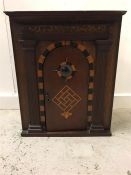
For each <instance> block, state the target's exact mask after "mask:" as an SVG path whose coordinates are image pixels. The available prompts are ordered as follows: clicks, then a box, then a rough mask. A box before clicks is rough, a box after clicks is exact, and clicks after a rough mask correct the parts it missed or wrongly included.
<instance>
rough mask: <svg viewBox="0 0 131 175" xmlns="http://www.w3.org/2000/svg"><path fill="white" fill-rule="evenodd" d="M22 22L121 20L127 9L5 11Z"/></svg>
mask: <svg viewBox="0 0 131 175" xmlns="http://www.w3.org/2000/svg"><path fill="white" fill-rule="evenodd" d="M4 13H5V14H7V15H8V16H9V17H10V19H11V20H12V21H14V22H18V23H21V24H38V23H41V24H42V23H45V24H48V23H55V24H56V23H89V22H113V21H121V17H122V15H124V14H125V13H126V11H5V12H4Z"/></svg>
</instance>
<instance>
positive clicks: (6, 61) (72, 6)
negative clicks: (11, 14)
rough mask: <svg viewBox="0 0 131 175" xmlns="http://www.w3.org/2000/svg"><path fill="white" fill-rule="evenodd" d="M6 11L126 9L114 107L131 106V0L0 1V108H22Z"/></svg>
mask: <svg viewBox="0 0 131 175" xmlns="http://www.w3.org/2000/svg"><path fill="white" fill-rule="evenodd" d="M3 10H5V11H26V10H28V11H33V10H34V11H37V10H38V11H44V10H127V11H128V12H127V14H126V15H125V16H123V23H122V30H121V40H120V49H119V59H118V69H117V77H116V88H115V102H114V108H123V107H127V108H128V107H131V78H130V76H131V34H130V31H131V1H130V0H115V1H114V0H110V1H106V0H99V1H98V0H70V1H69V0H55V1H54V0H44V1H43V0H37V1H33V0H22V1H18V0H0V21H1V22H0V109H17V108H19V104H18V97H17V84H16V77H15V67H14V58H13V50H12V43H11V35H10V28H9V21H8V17H7V16H6V15H5V14H4V13H3Z"/></svg>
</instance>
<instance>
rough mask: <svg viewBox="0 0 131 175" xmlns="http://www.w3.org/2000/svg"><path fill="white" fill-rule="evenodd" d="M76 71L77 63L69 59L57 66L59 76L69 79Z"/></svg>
mask: <svg viewBox="0 0 131 175" xmlns="http://www.w3.org/2000/svg"><path fill="white" fill-rule="evenodd" d="M75 72H76V68H75V65H73V64H72V63H71V62H69V61H64V62H62V63H61V64H60V65H59V66H58V68H57V74H58V76H59V77H62V78H64V79H65V80H69V79H71V78H72V77H73V75H74V74H75Z"/></svg>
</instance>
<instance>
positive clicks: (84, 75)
mask: <svg viewBox="0 0 131 175" xmlns="http://www.w3.org/2000/svg"><path fill="white" fill-rule="evenodd" d="M66 59H68V61H69V62H70V63H72V64H73V65H74V66H75V68H76V72H75V73H74V75H73V76H72V78H71V79H69V80H66V79H65V78H63V77H59V76H58V74H57V72H56V71H55V70H56V69H57V67H59V65H60V64H61V63H63V62H64V61H65V60H66ZM87 84H88V62H87V60H86V59H85V58H84V56H83V55H82V53H81V52H80V51H79V50H78V49H76V48H71V47H70V46H68V47H60V48H56V49H55V50H53V51H52V52H51V53H50V54H49V55H48V56H47V58H46V60H45V63H44V92H45V96H46V99H45V108H46V125H47V130H48V131H57V130H77V129H85V128H86V118H87ZM47 95H48V97H47ZM48 98H49V99H48ZM68 109H69V112H68V113H67V112H66V111H68ZM64 113H67V115H66V114H65V115H64Z"/></svg>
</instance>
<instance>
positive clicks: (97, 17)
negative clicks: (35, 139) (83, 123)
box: [5, 11, 126, 136]
mask: <svg viewBox="0 0 131 175" xmlns="http://www.w3.org/2000/svg"><path fill="white" fill-rule="evenodd" d="M5 13H6V14H7V15H9V17H10V25H11V33H12V41H13V49H14V58H15V66H16V75H17V82H18V92H19V100H20V109H21V119H22V129H23V131H22V136H109V135H111V132H110V127H111V116H112V106H113V96H114V86H115V76H116V67H117V56H118V48H119V38H120V29H121V20H122V15H123V14H125V13H126V12H125V11H63V12H62V11H54V12H53V11H52V12H51V11H50V12H49V11H48V12H46V11H45V12H33V11H32V12H5ZM44 25H47V26H53V25H57V26H60V25H61V26H63V28H64V26H67V30H68V31H69V32H68V33H58V32H57V30H58V29H57V27H56V31H54V29H53V28H51V27H50V28H49V29H48V30H44V28H42V27H40V26H44ZM72 25H74V26H78V28H81V26H87V29H86V30H85V32H82V31H81V30H78V31H77V32H72V31H71V30H70V26H72ZM88 25H89V26H94V29H96V30H89V28H88ZM102 25H103V26H105V28H104V30H103V29H102V28H101V29H100V30H99V26H102ZM32 26H36V30H37V29H39V32H38V30H37V31H35V30H34V31H33V32H31V31H30V30H29V29H30V27H32ZM97 26H98V27H97ZM38 27H39V28H38ZM41 34H42V35H41ZM42 40H44V41H52V40H53V41H60V40H75V41H76V40H83V41H85V40H88V41H93V42H94V43H95V45H96V58H97V59H96V64H95V72H96V75H95V91H94V94H95V95H94V98H95V100H94V102H93V108H94V113H93V123H92V124H91V125H90V127H89V128H88V129H87V131H66V132H47V131H46V130H44V129H43V128H42V127H41V121H40V116H39V101H38V89H37V75H36V72H37V69H36V67H37V66H36V65H37V62H36V60H35V49H36V48H35V47H36V44H37V42H38V41H42ZM27 58H28V59H27ZM29 66H31V67H30V69H29Z"/></svg>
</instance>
